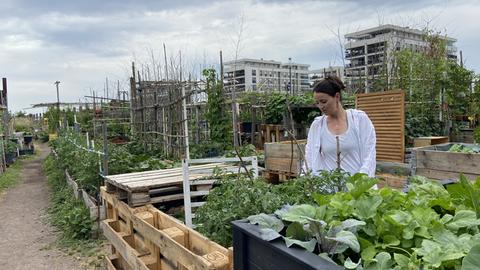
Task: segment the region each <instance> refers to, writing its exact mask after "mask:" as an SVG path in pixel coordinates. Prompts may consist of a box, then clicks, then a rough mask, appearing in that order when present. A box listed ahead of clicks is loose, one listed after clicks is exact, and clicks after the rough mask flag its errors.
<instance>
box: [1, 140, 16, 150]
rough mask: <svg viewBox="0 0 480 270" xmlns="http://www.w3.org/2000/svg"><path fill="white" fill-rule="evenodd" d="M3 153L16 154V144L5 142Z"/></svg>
mask: <svg viewBox="0 0 480 270" xmlns="http://www.w3.org/2000/svg"><path fill="white" fill-rule="evenodd" d="M4 143H5V152H6V153H15V152H17V148H18V144H17V143H15V142H12V141H10V140H6V141H5V142H4Z"/></svg>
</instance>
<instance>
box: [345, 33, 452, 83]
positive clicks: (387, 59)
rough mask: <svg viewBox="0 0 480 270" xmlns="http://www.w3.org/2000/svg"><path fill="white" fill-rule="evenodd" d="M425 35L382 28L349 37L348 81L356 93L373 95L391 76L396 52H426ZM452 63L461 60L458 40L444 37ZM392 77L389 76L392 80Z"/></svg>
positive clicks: (347, 47)
mask: <svg viewBox="0 0 480 270" xmlns="http://www.w3.org/2000/svg"><path fill="white" fill-rule="evenodd" d="M425 34H426V33H425V32H424V31H421V30H417V29H411V28H409V27H401V26H396V25H391V24H387V25H381V26H378V27H374V28H370V29H366V30H362V31H358V32H354V33H350V34H347V35H345V38H346V39H347V43H346V44H345V59H346V60H347V64H346V66H345V77H346V81H347V84H348V85H349V88H350V89H351V90H353V91H360V92H363V91H365V92H369V91H372V90H373V89H371V87H370V86H371V83H372V81H373V80H374V79H375V78H376V77H377V76H379V75H380V74H382V73H384V72H385V71H386V74H387V75H390V74H391V71H392V68H393V65H394V63H395V61H394V60H395V59H394V52H395V51H399V50H401V49H405V48H408V49H411V50H414V51H422V50H424V49H425V48H427V46H428V43H427V42H426V41H425ZM441 38H442V39H444V41H445V42H446V46H447V55H446V57H448V58H449V59H457V48H456V47H455V46H454V43H455V42H456V41H457V40H456V39H454V38H450V37H446V36H442V37H441ZM390 77H391V76H388V78H390Z"/></svg>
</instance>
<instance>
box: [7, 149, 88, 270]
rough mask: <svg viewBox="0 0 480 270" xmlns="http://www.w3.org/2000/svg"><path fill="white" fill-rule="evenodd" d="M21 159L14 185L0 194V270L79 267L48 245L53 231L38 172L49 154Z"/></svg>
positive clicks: (45, 189) (43, 151)
mask: <svg viewBox="0 0 480 270" xmlns="http://www.w3.org/2000/svg"><path fill="white" fill-rule="evenodd" d="M36 147H37V149H39V150H40V155H39V156H37V157H35V158H34V159H29V160H24V161H23V162H24V163H23V169H22V171H21V174H20V175H21V179H20V180H19V182H18V184H17V185H16V186H14V187H12V188H10V189H7V190H6V191H3V192H1V193H2V194H0V269H10V270H14V269H22V270H23V269H39V270H40V269H49V270H53V269H82V268H81V267H80V262H79V261H77V260H75V259H74V258H73V257H70V256H68V255H65V254H64V253H62V252H60V251H58V250H57V249H55V247H51V246H52V244H53V243H54V242H55V240H56V239H57V233H55V228H53V227H52V226H51V225H50V224H49V223H48V222H47V220H46V211H47V207H48V204H49V198H50V191H49V188H48V184H47V181H46V177H45V176H44V174H43V171H42V162H43V160H44V159H45V158H46V157H47V155H48V153H49V151H50V150H49V148H48V146H46V145H37V146H36Z"/></svg>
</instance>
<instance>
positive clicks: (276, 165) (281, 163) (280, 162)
mask: <svg viewBox="0 0 480 270" xmlns="http://www.w3.org/2000/svg"><path fill="white" fill-rule="evenodd" d="M290 168H291V170H290ZM265 169H267V170H272V171H281V172H293V173H297V174H298V173H299V171H300V162H299V160H297V159H293V160H291V159H286V158H268V159H266V160H265Z"/></svg>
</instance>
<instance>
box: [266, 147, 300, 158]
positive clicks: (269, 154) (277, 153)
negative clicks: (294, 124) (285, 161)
mask: <svg viewBox="0 0 480 270" xmlns="http://www.w3.org/2000/svg"><path fill="white" fill-rule="evenodd" d="M298 147H300V148H301V149H302V152H303V154H305V144H300V145H296V144H293V157H294V158H298V157H302V154H300V153H299V151H298ZM264 152H265V159H268V158H290V157H291V156H292V144H291V143H288V144H286V143H266V144H265V145H264Z"/></svg>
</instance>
